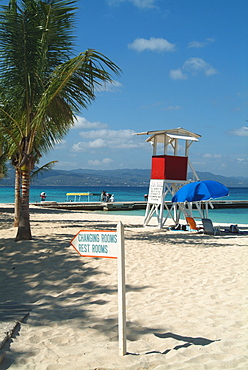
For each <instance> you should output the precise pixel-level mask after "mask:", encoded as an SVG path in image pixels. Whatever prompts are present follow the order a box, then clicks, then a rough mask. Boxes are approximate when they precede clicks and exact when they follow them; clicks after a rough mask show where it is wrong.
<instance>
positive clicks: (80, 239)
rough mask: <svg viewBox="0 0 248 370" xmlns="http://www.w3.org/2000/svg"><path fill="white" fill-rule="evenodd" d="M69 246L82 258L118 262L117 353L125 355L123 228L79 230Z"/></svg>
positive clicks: (121, 225)
mask: <svg viewBox="0 0 248 370" xmlns="http://www.w3.org/2000/svg"><path fill="white" fill-rule="evenodd" d="M71 245H72V246H73V247H74V248H75V250H76V251H77V252H78V253H79V254H80V256H82V257H100V258H115V259H117V260H118V332H119V353H120V355H122V356H124V355H125V354H126V286H125V249H124V227H123V224H122V223H121V222H119V223H118V225H117V231H112V230H110V231H109V230H108V231H105V230H100V231H99V230H80V231H79V232H78V233H77V235H75V236H74V238H73V239H72V240H71Z"/></svg>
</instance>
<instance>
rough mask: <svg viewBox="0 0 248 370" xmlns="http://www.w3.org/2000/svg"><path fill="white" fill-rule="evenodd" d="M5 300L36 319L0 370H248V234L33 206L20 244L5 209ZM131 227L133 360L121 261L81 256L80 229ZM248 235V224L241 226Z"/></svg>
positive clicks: (1, 275)
mask: <svg viewBox="0 0 248 370" xmlns="http://www.w3.org/2000/svg"><path fill="white" fill-rule="evenodd" d="M0 212H1V214H0V253H1V259H0V267H1V269H0V286H1V288H0V293H1V303H13V302H14V303H18V304H27V305H29V306H30V307H31V309H30V312H29V315H28V316H27V317H26V319H25V320H24V322H22V323H21V324H20V326H19V327H18V328H17V329H16V331H15V333H14V336H13V338H12V339H10V340H9V341H8V342H7V343H6V344H5V346H4V348H3V350H4V352H5V356H4V359H3V361H2V363H1V364H0V369H9V368H11V369H32V370H36V369H37V370H43V369H44V370H45V369H46V370H57V369H59V370H62V369H63V370H64V369H73V370H74V369H75V370H76V369H77V370H79V369H80V370H81V369H84V370H88V369H89V370H93V369H99V370H100V369H101V370H103V369H132V370H138V369H139V370H140V369H159V370H160V369H197V370H199V369H247V368H248V348H247V347H248V331H247V327H248V321H247V315H248V298H247V293H248V287H247V281H248V279H247V260H248V247H247V246H248V235H226V236H207V235H203V234H199V233H194V232H186V231H170V230H168V229H166V228H164V229H162V230H159V229H158V228H157V227H155V224H154V225H151V226H149V227H146V228H144V227H143V226H142V225H143V217H138V216H131V217H130V216H119V215H117V214H114V213H112V214H110V213H102V214H98V213H87V212H76V211H61V210H51V209H50V210H45V209H41V208H39V207H34V206H33V207H31V209H30V218H31V228H32V234H33V240H31V241H20V242H15V241H14V238H15V235H16V228H14V227H12V220H13V208H12V207H11V206H10V205H6V204H1V205H0ZM119 221H121V222H122V223H123V225H124V235H125V253H126V289H127V293H126V300H127V354H126V355H125V356H120V355H119V352H118V328H117V315H118V301H117V261H116V260H115V259H108V258H87V257H80V256H79V255H78V254H77V253H76V251H75V250H74V248H73V247H72V246H71V245H70V241H71V239H72V238H73V237H74V235H76V234H77V232H78V231H79V230H86V229H87V230H113V229H115V228H116V225H117V223H118V222H119ZM239 226H240V229H241V230H242V229H244V230H248V225H239Z"/></svg>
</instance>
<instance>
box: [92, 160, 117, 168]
mask: <svg viewBox="0 0 248 370" xmlns="http://www.w3.org/2000/svg"><path fill="white" fill-rule="evenodd" d="M112 162H113V160H112V159H110V158H104V159H103V160H101V161H99V160H98V159H90V160H88V165H89V166H90V167H91V166H93V167H99V166H102V165H107V166H108V165H109V164H110V163H112Z"/></svg>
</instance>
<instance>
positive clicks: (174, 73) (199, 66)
mask: <svg viewBox="0 0 248 370" xmlns="http://www.w3.org/2000/svg"><path fill="white" fill-rule="evenodd" d="M199 73H204V74H205V76H212V75H214V74H216V73H218V71H217V70H216V69H215V68H214V67H212V66H211V65H210V64H208V63H207V62H205V60H203V59H202V58H189V59H187V60H186V61H185V62H184V63H183V66H182V68H178V69H172V70H171V71H170V72H169V75H170V77H171V78H172V79H173V80H185V79H187V78H188V75H192V76H196V75H198V74H199Z"/></svg>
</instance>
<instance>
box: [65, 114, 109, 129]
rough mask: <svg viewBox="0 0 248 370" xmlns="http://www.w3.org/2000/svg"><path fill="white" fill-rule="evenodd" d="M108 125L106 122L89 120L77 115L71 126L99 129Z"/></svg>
mask: <svg viewBox="0 0 248 370" xmlns="http://www.w3.org/2000/svg"><path fill="white" fill-rule="evenodd" d="M106 127H108V125H107V124H105V123H101V122H99V121H95V122H90V121H88V120H87V119H86V118H84V117H79V116H77V117H76V119H75V121H74V126H73V127H72V128H76V129H79V128H82V129H101V128H106Z"/></svg>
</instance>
